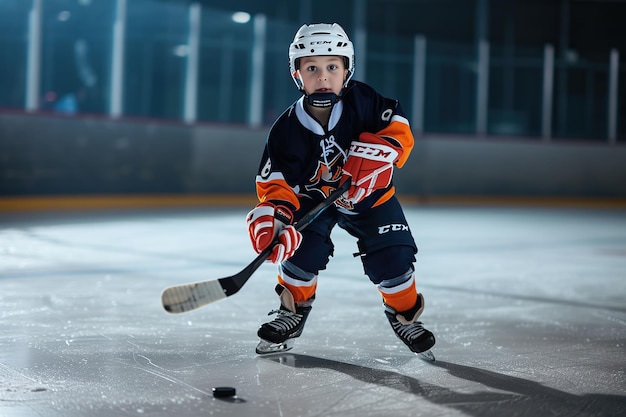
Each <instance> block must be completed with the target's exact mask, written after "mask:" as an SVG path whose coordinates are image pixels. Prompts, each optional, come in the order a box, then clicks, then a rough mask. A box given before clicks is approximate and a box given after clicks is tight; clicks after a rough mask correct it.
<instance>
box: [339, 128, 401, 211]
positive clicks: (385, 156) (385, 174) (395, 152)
mask: <svg viewBox="0 0 626 417" xmlns="http://www.w3.org/2000/svg"><path fill="white" fill-rule="evenodd" d="M359 140H360V141H353V142H352V144H351V145H350V152H349V153H348V159H347V160H346V163H345V164H344V166H343V172H342V174H343V176H342V178H341V181H340V182H339V185H341V184H343V183H344V182H346V181H349V180H351V181H352V185H351V186H350V188H349V189H348V191H346V194H344V198H345V199H346V200H348V201H350V202H351V203H352V204H357V203H358V202H360V201H362V200H363V199H364V198H366V197H367V196H369V195H370V194H372V193H373V192H374V191H376V190H379V189H381V188H387V187H388V186H389V184H391V177H392V176H393V164H394V163H395V162H396V161H397V160H398V159H399V158H400V155H402V146H400V144H396V143H392V142H396V141H395V139H393V138H389V139H387V138H385V137H382V136H379V135H376V134H374V133H369V132H363V133H361V134H360V135H359Z"/></svg>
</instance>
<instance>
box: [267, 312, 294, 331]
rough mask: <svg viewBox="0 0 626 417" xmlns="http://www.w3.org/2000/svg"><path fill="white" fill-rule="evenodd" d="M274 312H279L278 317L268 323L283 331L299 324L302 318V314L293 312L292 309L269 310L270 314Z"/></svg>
mask: <svg viewBox="0 0 626 417" xmlns="http://www.w3.org/2000/svg"><path fill="white" fill-rule="evenodd" d="M272 314H278V317H276V318H275V319H274V320H272V321H270V322H269V323H267V324H268V325H269V326H272V327H273V328H274V329H276V330H278V331H281V332H288V331H289V330H291V329H293V328H294V327H296V326H298V324H300V320H302V314H296V313H292V312H291V311H285V310H272V311H270V312H269V314H268V316H269V315H272Z"/></svg>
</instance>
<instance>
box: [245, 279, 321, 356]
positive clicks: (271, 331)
mask: <svg viewBox="0 0 626 417" xmlns="http://www.w3.org/2000/svg"><path fill="white" fill-rule="evenodd" d="M276 293H277V294H278V296H279V297H280V309H278V310H273V311H270V313H269V314H277V315H278V316H277V317H276V318H275V319H274V320H272V321H270V322H267V323H265V324H263V325H261V327H260V328H259V331H258V332H257V335H258V336H259V337H260V338H261V340H260V341H259V344H258V345H257V347H256V353H258V354H260V355H262V354H267V353H276V352H286V351H288V350H290V349H291V348H292V347H293V339H295V338H296V337H299V336H300V335H301V334H302V330H303V329H304V323H305V322H306V319H307V317H308V316H309V313H310V312H311V303H312V302H313V300H312V299H311V300H309V301H306V302H305V303H298V304H296V303H295V302H294V300H293V295H292V294H291V292H289V290H288V289H287V288H285V287H284V286H282V285H280V284H278V285H276Z"/></svg>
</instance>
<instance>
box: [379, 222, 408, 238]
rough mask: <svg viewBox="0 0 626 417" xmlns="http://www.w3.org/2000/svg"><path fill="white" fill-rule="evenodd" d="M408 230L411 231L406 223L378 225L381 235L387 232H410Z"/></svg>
mask: <svg viewBox="0 0 626 417" xmlns="http://www.w3.org/2000/svg"><path fill="white" fill-rule="evenodd" d="M408 231H409V226H407V225H406V224H400V223H392V224H386V225H384V226H378V234H379V235H384V234H385V233H389V232H408Z"/></svg>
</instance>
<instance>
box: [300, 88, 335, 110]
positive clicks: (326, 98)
mask: <svg viewBox="0 0 626 417" xmlns="http://www.w3.org/2000/svg"><path fill="white" fill-rule="evenodd" d="M339 99H340V97H339V96H338V95H337V94H335V93H332V92H331V93H313V94H309V95H308V96H306V102H307V104H309V105H311V106H313V107H318V108H322V109H324V108H327V107H332V106H334V105H335V103H337V102H338V101H339Z"/></svg>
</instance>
